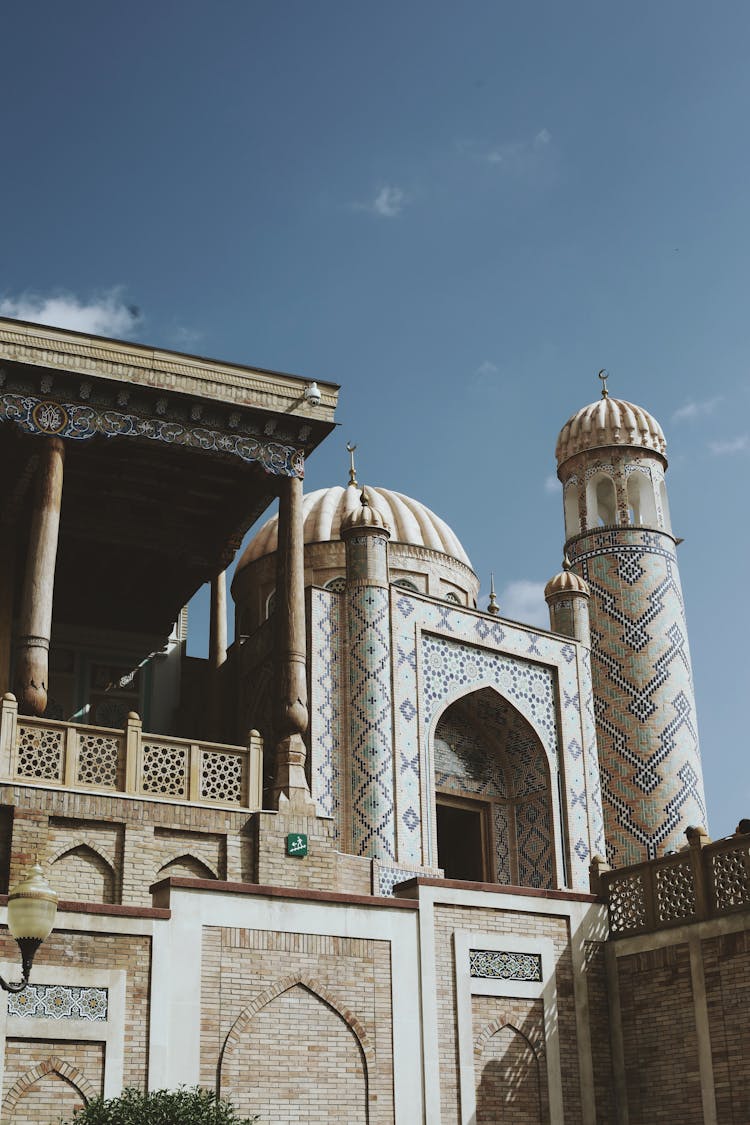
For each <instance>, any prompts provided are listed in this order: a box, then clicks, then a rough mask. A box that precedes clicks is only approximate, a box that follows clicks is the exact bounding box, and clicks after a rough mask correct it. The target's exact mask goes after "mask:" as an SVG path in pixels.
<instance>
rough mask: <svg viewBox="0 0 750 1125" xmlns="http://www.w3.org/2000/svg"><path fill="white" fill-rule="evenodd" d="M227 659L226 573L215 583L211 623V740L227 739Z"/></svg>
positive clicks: (209, 687)
mask: <svg viewBox="0 0 750 1125" xmlns="http://www.w3.org/2000/svg"><path fill="white" fill-rule="evenodd" d="M226 658H227V575H226V571H225V570H222V571H220V573H219V574H217V575H216V576H215V577H214V578H212V579H211V619H210V624H209V635H208V677H209V684H208V690H209V693H210V702H209V709H208V710H209V719H210V726H209V731H208V737H209V738H211V739H213V740H214V742H221V741H222V739H223V733H224V731H223V713H222V712H223V709H222V697H221V675H220V669H221V666H222V664H224V662H225V661H226Z"/></svg>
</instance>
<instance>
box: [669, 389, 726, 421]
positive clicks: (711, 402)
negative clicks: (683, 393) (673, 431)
mask: <svg viewBox="0 0 750 1125" xmlns="http://www.w3.org/2000/svg"><path fill="white" fill-rule="evenodd" d="M720 402H721V395H717V396H716V398H707V399H704V400H703V401H702V402H695V401H694V400H693V399H691V400H690V401H689V402H686V403H684V405H682V406H679V407H678V408H677V410H675V412H674V414H673V415H672V421H673V422H685V421H689V420H690V419H692V418H701V417H704V416H705V415H706V414H713V412H714V410H715V409H716V407H717V406H718V405H719V403H720Z"/></svg>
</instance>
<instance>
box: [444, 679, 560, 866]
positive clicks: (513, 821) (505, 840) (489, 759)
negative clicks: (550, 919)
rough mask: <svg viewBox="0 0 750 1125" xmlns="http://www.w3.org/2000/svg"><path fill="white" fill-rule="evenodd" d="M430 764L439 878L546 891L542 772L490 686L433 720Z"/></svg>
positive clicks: (542, 758)
mask: <svg viewBox="0 0 750 1125" xmlns="http://www.w3.org/2000/svg"><path fill="white" fill-rule="evenodd" d="M433 761H434V766H435V794H436V805H437V816H436V823H437V847H438V864H439V866H440V867H442V868H443V869H444V871H445V875H446V878H449V879H450V878H454V879H467V880H471V881H485V882H498V883H505V884H512V885H514V886H522V887H554V886H555V875H556V872H555V860H554V853H555V849H554V819H553V807H552V785H551V779H550V769H549V764H548V760H547V754H546V752H545V749H544V746H543V745H542V742H541V739H540V738H539V735H538V734H537V733H536V731H535V730H534V728H533V727H532V725H531V723H530V722H529V721H528V720H527V719H526V718H525V717H524V716H523V715H522V714H521V712H520V711H518V710H517V709H516V708H515V707H514V706H513V705H512V704H511V703H510V702H509V701H508V700H507V699H505V698H504V697H503V696H502V695H500V693H499V692H498V691H496V690H495V689H494V688H492V687H482V688H479V689H477V690H476V691H473V692H470V693H468V694H466V695H463V696H461V697H460V698H459V699H456V700H454V702H452V703H451V704H449V706H448V707H446V709H445V710H444V711H443V713H442V714H441V715H440V717H439V718H438V721H437V724H436V727H435V734H434V741H433Z"/></svg>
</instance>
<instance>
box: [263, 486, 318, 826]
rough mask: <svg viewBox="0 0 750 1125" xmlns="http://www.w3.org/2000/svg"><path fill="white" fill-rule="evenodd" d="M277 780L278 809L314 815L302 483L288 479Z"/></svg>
mask: <svg viewBox="0 0 750 1125" xmlns="http://www.w3.org/2000/svg"><path fill="white" fill-rule="evenodd" d="M275 617H276V684H277V699H276V735H277V739H278V742H277V744H276V776H275V778H274V786H273V806H274V808H277V809H279V810H280V811H283V810H284V809H287V808H295V809H300V810H303V811H306V812H307V813H309V814H314V812H315V805H314V803H313V800H312V797H311V796H310V789H309V787H308V784H307V778H306V776H305V756H306V749H305V743H304V740H303V737H302V736H303V735H304V733H305V731H306V730H307V721H308V715H307V657H306V648H307V640H306V636H305V553H304V536H303V528H302V481H301V480H300V479H299V477H288V478H286V479H285V480H284V481H283V484H282V489H281V495H280V498H279V545H278V549H277V552H276V613H275Z"/></svg>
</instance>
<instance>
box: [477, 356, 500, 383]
mask: <svg viewBox="0 0 750 1125" xmlns="http://www.w3.org/2000/svg"><path fill="white" fill-rule="evenodd" d="M499 374H500V368H499V367H498V366H497V364H496V363H493V362H492V361H491V360H489V359H483V360H482V362H481V363H480V364H479V367H476V368H475V369H474V378H475V379H479V380H484V379H493V378H494V377H495V375H499Z"/></svg>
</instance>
